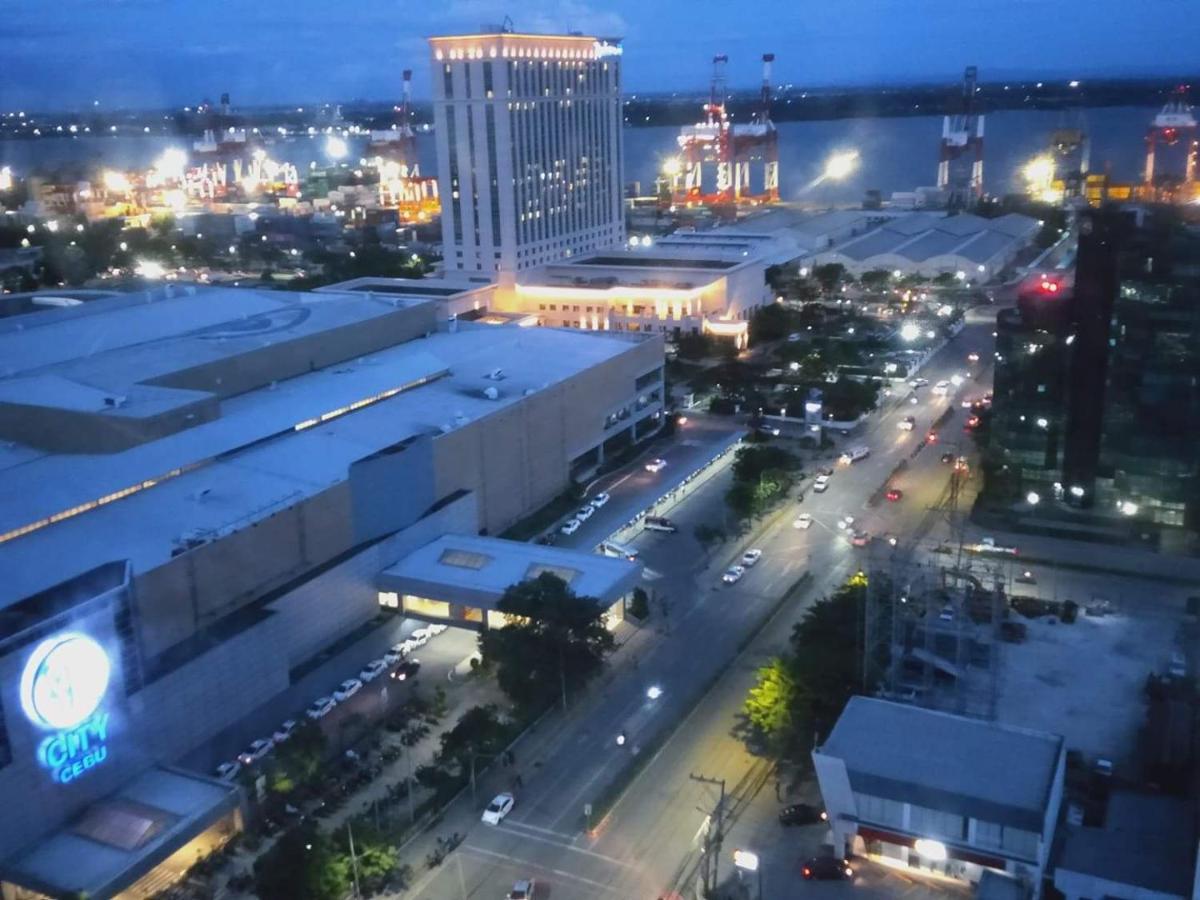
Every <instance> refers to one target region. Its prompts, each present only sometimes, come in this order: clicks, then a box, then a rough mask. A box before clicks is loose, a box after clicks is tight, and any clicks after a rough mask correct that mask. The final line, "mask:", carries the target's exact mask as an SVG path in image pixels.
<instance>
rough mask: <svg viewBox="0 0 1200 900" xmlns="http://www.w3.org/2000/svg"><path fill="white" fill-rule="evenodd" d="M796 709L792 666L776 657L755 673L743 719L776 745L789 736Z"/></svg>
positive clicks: (747, 696)
mask: <svg viewBox="0 0 1200 900" xmlns="http://www.w3.org/2000/svg"><path fill="white" fill-rule="evenodd" d="M795 706H796V680H795V677H794V676H793V675H792V671H791V666H790V664H789V662H788V661H787V660H784V659H781V658H778V657H777V658H775V659H773V660H771V661H770V662H769V663H767V664H766V665H765V666H763V667H762V668H761V669H759V670H758V678H757V681H756V682H755V684H754V687H752V688H751V689H750V693H749V694H747V695H746V702H745V705H744V707H743V708H744V711H745V713H746V718H747V719H748V720H749V722H750V724H751V725H752V726H754V727H755V728H757V729H758V731H759V733H760V734H762V735H763V736H764V737H766V738H767V739H768V740H769V741H770V742H771V743H772V744H775V743H777V742H780V741H784V740H786V739H787V738H788V737H789V736H790V735H791V731H792V722H793V715H794V712H795Z"/></svg>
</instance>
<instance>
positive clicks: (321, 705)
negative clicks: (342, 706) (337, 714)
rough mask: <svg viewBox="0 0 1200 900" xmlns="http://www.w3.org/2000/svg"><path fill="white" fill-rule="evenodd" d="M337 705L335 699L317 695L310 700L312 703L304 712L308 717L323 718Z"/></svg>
mask: <svg viewBox="0 0 1200 900" xmlns="http://www.w3.org/2000/svg"><path fill="white" fill-rule="evenodd" d="M335 706H337V701H336V700H334V699H333V698H332V697H318V698H317V699H316V700H314V701H313V702H312V705H311V706H309V707H308V709H306V710H305V711H304V714H305V715H306V716H308V717H309V718H310V719H323V718H325V717H326V716H327V715H329V714H330V713H331V712H333V708H334V707H335Z"/></svg>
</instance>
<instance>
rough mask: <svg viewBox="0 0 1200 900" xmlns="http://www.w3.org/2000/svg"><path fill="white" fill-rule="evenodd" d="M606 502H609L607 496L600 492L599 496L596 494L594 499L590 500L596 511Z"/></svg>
mask: <svg viewBox="0 0 1200 900" xmlns="http://www.w3.org/2000/svg"><path fill="white" fill-rule="evenodd" d="M608 501H609V496H608V494H606V493H604V492H603V491H601V492H600V493H599V494H597V495H596V496H595V497H593V498H592V506H593V507H594V508H596V509H599V508H600V507H602V506H603V505H604V504H605V503H607V502H608Z"/></svg>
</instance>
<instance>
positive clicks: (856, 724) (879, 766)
mask: <svg viewBox="0 0 1200 900" xmlns="http://www.w3.org/2000/svg"><path fill="white" fill-rule="evenodd" d="M817 752H818V753H820V754H821V755H823V756H832V757H837V758H839V759H842V760H843V761H844V762H845V764H846V770H847V773H848V774H849V777H850V786H851V787H852V788H853V789H854V791H855V792H860V793H864V794H870V795H872V796H876V797H883V798H886V799H889V800H896V801H899V802H904V803H915V804H918V805H920V806H925V807H928V808H930V809H936V810H942V811H944V812H952V813H957V814H959V815H963V816H973V817H975V818H978V819H983V820H985V821H988V822H996V823H999V824H1002V825H1011V826H1015V827H1018V828H1024V829H1027V830H1030V831H1036V832H1041V830H1042V825H1043V819H1044V817H1045V813H1046V806H1047V804H1048V803H1049V802H1050V789H1051V786H1052V785H1053V782H1054V778H1055V772H1056V770H1057V768H1058V764H1059V757H1060V755H1061V754H1062V752H1063V739H1062V738H1061V737H1059V736H1058V735H1055V734H1047V733H1045V732H1040V731H1031V730H1027V729H1023V728H1014V727H1011V726H1007V725H998V724H996V723H993V722H984V721H981V720H979V719H969V718H966V717H964V716H956V715H952V714H950V713H944V712H938V711H936V710H929V709H922V708H920V707H917V706H910V705H908V704H904V703H892V702H890V701H887V700H878V699H875V698H872V697H853V698H851V700H850V702H849V703H848V704H846V708H845V710H843V712H842V715H841V716H840V717H839V718H838V721H837V724H836V725H835V726H834V728H833V732H832V733H831V734H830V735H829V738H828V739H827V740H826V741H825V743H824V745H822V746H821V747H820V749H819V750H818V751H817Z"/></svg>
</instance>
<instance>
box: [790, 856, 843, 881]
mask: <svg viewBox="0 0 1200 900" xmlns="http://www.w3.org/2000/svg"><path fill="white" fill-rule="evenodd" d="M800 874H801V875H803V876H804V877H805V879H806V880H808V881H811V880H812V879H814V878H815V879H817V880H818V881H840V880H844V879H846V878H853V877H854V869H852V868H850V861H849V860H845V859H839V858H838V857H836V856H814V857H813V858H812V859H810V860H809V861H808V862H806V863H805V864H804V865H803V866H801V867H800Z"/></svg>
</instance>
